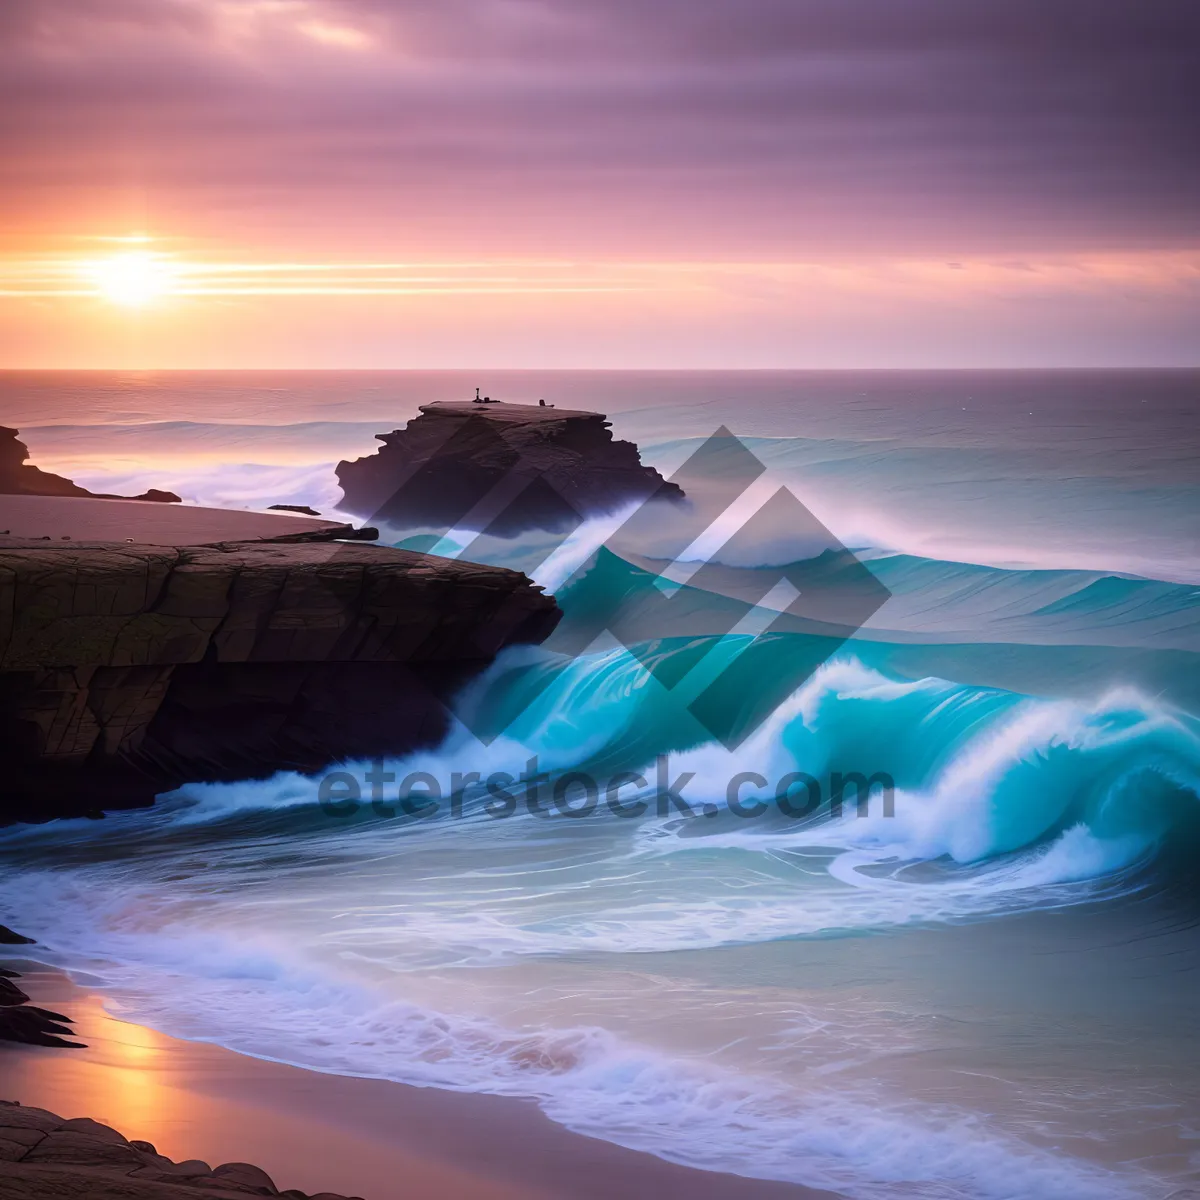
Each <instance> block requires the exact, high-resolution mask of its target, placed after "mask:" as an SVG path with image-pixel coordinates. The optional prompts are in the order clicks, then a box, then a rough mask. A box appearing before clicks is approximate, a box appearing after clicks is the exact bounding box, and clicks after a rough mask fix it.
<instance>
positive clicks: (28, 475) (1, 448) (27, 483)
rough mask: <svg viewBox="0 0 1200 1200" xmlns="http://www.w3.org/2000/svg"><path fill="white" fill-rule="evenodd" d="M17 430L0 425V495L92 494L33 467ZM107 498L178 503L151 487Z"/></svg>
mask: <svg viewBox="0 0 1200 1200" xmlns="http://www.w3.org/2000/svg"><path fill="white" fill-rule="evenodd" d="M17 433H18V431H17V430H16V429H9V428H8V426H7V425H0V495H17V496H93V495H97V494H98V493H94V492H89V491H88V490H87V488H83V487H80V486H79V485H78V484H75V483H72V482H71V480H69V479H66V478H64V477H63V476H62V475H53V474H51V473H50V472H49V471H43V470H42V469H41V468H40V467H35V466H33V465H32V464H31V463H30V462H29V461H28V459H29V447H28V446H26V445H25V443H24V442H22V441H19V440H18V438H17ZM102 498H104V499H108V500H147V501H158V502H160V503H165V504H178V503H179V497H178V496H176V495H175V493H174V492H165V491H161V490H159V489H158V488H151V489H150V490H149V491H147V492H143V493H142V494H141V495H140V496H107V495H104V496H103V497H102Z"/></svg>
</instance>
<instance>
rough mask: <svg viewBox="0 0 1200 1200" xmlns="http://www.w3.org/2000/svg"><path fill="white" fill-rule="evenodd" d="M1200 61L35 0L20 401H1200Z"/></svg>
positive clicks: (960, 30) (288, 9) (652, 16)
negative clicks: (301, 379)
mask: <svg viewBox="0 0 1200 1200" xmlns="http://www.w3.org/2000/svg"><path fill="white" fill-rule="evenodd" d="M1198 28H1200V18H1197V16H1196V15H1195V9H1194V7H1193V6H1192V5H1190V4H1188V3H1187V2H1186V0H1177V2H1176V0H1149V2H1147V3H1142V4H1139V5H1137V6H1132V5H1130V6H1127V7H1124V6H1122V8H1121V10H1120V11H1118V10H1117V9H1116V8H1115V6H1103V7H1097V6H1094V5H1092V4H1090V3H1089V2H1088V0H1036V2H1035V0H1006V2H1005V3H1000V2H999V0H995V2H989V3H981V4H976V5H962V4H960V3H955V2H952V0H937V2H929V0H912V2H911V3H906V4H903V5H897V4H894V3H892V2H891V0H859V2H857V3H842V2H840V0H820V2H814V0H689V2H687V3H684V0H656V3H654V4H653V5H648V4H645V3H634V2H633V0H571V2H567V0H440V2H439V3H437V4H423V3H417V2H415V0H5V3H4V5H3V6H2V7H0V113H3V116H2V117H0V139H2V143H0V149H2V150H3V154H2V156H0V366H7V367H33V366H46V367H79V366H146V367H171V366H181V367H182V366H187V367H204V366H213V367H238V366H262V367H270V366H275V367H287V366H297V367H302V366H314V367H315V366H327V367H335V366H336V367H353V366H364V367H366V366H395V367H404V366H414V367H415V366H421V367H426V366H458V365H461V366H476V365H480V366H482V365H496V366H529V367H536V366H548V367H570V366H580V367H623V366H663V367H671V366H680V367H683V366H729V367H741V366H745V367H754V366H817V367H827V366H848V367H851V366H889V365H896V366H940V365H945V366H968V365H980V366H987V365H997V366H1006V365H1007V366H1020V365H1058V364H1061V365H1073V364H1078V365H1109V364H1112V365H1116V364H1127V365H1189V364H1194V363H1195V362H1196V353H1195V334H1194V330H1195V329H1196V328H1197V325H1198V323H1200V322H1198V318H1200V235H1198V231H1197V214H1198V213H1200V204H1198V203H1197V201H1198V200H1200V166H1198V165H1197V160H1196V156H1195V154H1194V153H1193V152H1192V150H1193V148H1192V135H1191V132H1190V130H1191V121H1192V115H1191V114H1192V113H1193V112H1194V111H1195V108H1196V107H1197V105H1196V100H1197V96H1196V91H1197V84H1196V82H1195V81H1196V79H1197V78H1198V77H1200V64H1198V63H1197V61H1196V59H1197V52H1196V49H1195V48H1196V46H1197V44H1198V41H1200V39H1197V37H1196V33H1197V30H1198ZM131 234H138V235H142V237H143V238H145V239H147V240H140V241H119V240H115V239H119V238H123V237H127V236H128V235H131ZM130 272H132V273H133V274H132V276H131V275H130ZM131 278H132V284H131V283H130V280H131ZM147 279H148V280H149V283H146V280H147ZM131 300H136V301H138V303H129V302H128V301H131ZM123 301H124V302H123Z"/></svg>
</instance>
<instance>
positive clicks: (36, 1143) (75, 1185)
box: [0, 1100, 353, 1200]
mask: <svg viewBox="0 0 1200 1200" xmlns="http://www.w3.org/2000/svg"><path fill="white" fill-rule="evenodd" d="M200 1195H205V1196H211V1197H213V1198H214V1200H221V1198H225V1200H245V1197H247V1196H287V1197H290V1198H291V1200H347V1198H346V1197H342V1196H338V1195H336V1194H334V1193H332V1192H320V1193H318V1194H316V1195H313V1196H308V1195H306V1193H304V1192H298V1191H295V1190H293V1189H289V1190H288V1191H286V1192H280V1191H279V1189H278V1188H277V1187H276V1186H275V1183H274V1181H273V1180H272V1179H271V1177H270V1176H269V1175H268V1174H267V1173H266V1172H265V1171H264V1170H262V1168H260V1167H256V1166H252V1165H251V1164H250V1163H241V1162H233V1163H222V1164H221V1165H220V1166H217V1167H210V1166H209V1165H208V1163H206V1162H202V1161H201V1160H200V1159H188V1160H187V1161H185V1162H173V1161H172V1160H171V1159H169V1158H167V1157H166V1156H165V1155H163V1154H159V1153H158V1152H157V1151H156V1150H155V1148H154V1146H152V1145H151V1144H150V1143H149V1142H142V1141H133V1142H131V1141H128V1140H127V1139H126V1138H125V1137H124V1136H123V1135H122V1134H120V1133H118V1132H117V1131H116V1130H115V1129H112V1128H111V1127H109V1126H108V1125H102V1124H101V1123H100V1122H99V1121H93V1120H90V1119H89V1118H87V1117H76V1118H74V1119H73V1120H69V1121H68V1120H64V1119H63V1118H62V1117H60V1116H58V1115H56V1114H55V1113H52V1112H47V1111H46V1110H45V1109H43V1108H27V1107H26V1106H24V1105H22V1104H18V1103H17V1102H16V1101H11V1100H0V1198H3V1200H26V1198H28V1200H34V1198H35V1197H47V1196H62V1197H67V1196H80V1197H83V1196H86V1197H88V1200H139V1198H140V1200H188V1198H189V1197H196V1196H200ZM350 1200H353V1198H350Z"/></svg>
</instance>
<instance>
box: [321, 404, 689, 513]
mask: <svg viewBox="0 0 1200 1200" xmlns="http://www.w3.org/2000/svg"><path fill="white" fill-rule="evenodd" d="M609 424H610V423H609V422H608V421H607V420H606V419H605V417H604V414H603V413H593V412H581V411H575V410H571V409H559V408H551V407H545V408H540V407H537V406H535V405H525V404H474V403H470V402H468V403H463V404H456V403H442V404H426V405H422V407H421V415H420V416H419V417H416V418H415V419H413V420H412V421H410V422H409V423H408V425H407V426H405V428H404V429H397V430H394V431H393V432H392V433H382V434H379V435H377V436H378V438H379V440H380V441H381V442H382V443H383V447H382V448H381V449H380V450H379V451H378V452H377V453H375V454H372V455H368V456H367V457H365V458H359V459H356V460H355V461H353V462H340V463H338V466H337V476H338V482H339V483H340V484H341V486H342V491H343V493H344V497H345V498H344V500H343V501H342V504H341V507H342V508H344V509H345V510H346V511H348V512H351V513H355V514H357V515H359V516H364V517H370V518H373V519H377V520H379V521H382V522H387V523H388V524H390V525H393V526H396V527H399V528H414V527H432V528H440V529H450V528H454V527H459V528H469V529H484V528H487V529H490V530H491V532H493V533H496V534H498V535H499V536H504V537H507V536H513V535H515V534H517V533H520V532H521V531H522V530H525V529H545V530H552V531H558V530H562V529H565V528H570V527H572V526H573V525H574V524H576V523H578V520H579V518H580V517H587V516H590V515H592V514H595V513H603V512H611V511H614V510H616V509H619V508H621V507H622V506H624V505H626V504H629V503H632V502H639V501H644V500H647V499H649V498H650V497H651V496H655V497H657V498H659V499H665V500H679V499H682V498H683V492H682V491H681V490H680V489H679V488H678V487H677V486H676V485H675V484H672V483H668V482H666V481H665V480H664V479H663V477H662V476H661V475H660V474H659V473H658V472H657V471H656V470H654V468H653V467H647V466H643V465H642V461H641V458H640V457H639V455H638V448H637V446H635V445H634V444H633V443H632V442H624V441H616V440H614V438H613V436H612V433H611V432H610V427H609ZM489 497H490V498H491V499H490V502H489Z"/></svg>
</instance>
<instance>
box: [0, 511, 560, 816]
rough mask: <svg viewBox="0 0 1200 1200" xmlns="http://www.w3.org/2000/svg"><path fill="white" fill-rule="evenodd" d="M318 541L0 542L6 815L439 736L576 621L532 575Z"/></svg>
mask: <svg viewBox="0 0 1200 1200" xmlns="http://www.w3.org/2000/svg"><path fill="white" fill-rule="evenodd" d="M313 536H315V535H313V534H300V535H295V536H294V537H292V538H289V539H287V540H286V541H284V540H281V541H274V542H272V541H260V542H252V543H232V544H222V545H213V546H185V547H169V546H139V545H125V544H120V545H118V544H112V543H105V544H91V545H88V544H82V543H74V542H60V543H47V542H29V541H19V540H16V539H0V743H2V744H3V745H4V747H5V763H4V766H5V771H4V774H3V777H2V779H0V822H2V821H5V820H8V821H12V820H46V819H51V818H53V817H58V816H79V815H98V814H99V813H100V812H102V811H103V810H104V809H106V808H124V807H132V806H136V805H142V804H148V803H150V802H152V800H153V796H154V794H155V793H156V792H161V791H164V790H167V789H169V788H171V787H174V786H178V785H179V784H182V783H185V782H201V781H206V780H219V779H245V778H261V777H264V776H268V775H270V774H272V773H274V772H275V771H277V770H283V769H293V770H300V771H316V770H320V769H321V768H323V767H324V766H326V765H327V764H328V763H329V762H331V761H334V760H337V759H340V758H347V757H370V756H374V755H379V754H396V753H402V752H405V751H407V750H410V749H413V748H415V747H417V746H420V745H426V744H431V743H433V742H435V741H437V740H438V739H439V738H440V737H441V736H443V734H444V732H445V730H446V728H447V724H448V718H447V716H446V712H445V709H444V708H443V706H442V705H441V703H440V702H439V699H438V698H439V697H442V696H445V695H447V694H448V692H450V691H452V690H454V689H455V688H456V687H457V686H459V685H460V684H461V683H462V682H463V681H465V680H466V679H467V678H469V677H470V676H471V675H472V674H474V673H476V672H478V671H479V670H480V669H482V667H484V666H485V665H486V664H487V663H488V662H489V661H490V660H491V658H492V657H493V656H494V655H495V654H496V653H497V652H498V651H499V650H500V649H501V648H502V647H504V646H507V645H510V644H513V643H518V642H538V641H541V640H542V639H543V638H544V637H546V636H547V635H548V634H549V633H550V631H551V630H552V629H553V628H554V626H555V624H556V623H557V621H558V618H559V616H560V613H559V610H558V608H557V606H556V605H555V603H554V600H553V598H552V597H550V596H546V595H544V594H543V593H542V590H541V589H540V588H539V587H536V586H535V585H533V584H532V583H530V581H529V580H528V579H527V578H526V577H525V576H524V575H522V574H520V573H518V572H515V571H508V570H504V569H502V568H495V567H485V566H477V565H475V564H472V563H467V562H459V561H454V560H450V559H441V558H431V557H429V556H427V555H424V554H420V553H416V552H414V551H405V550H393V549H388V548H385V547H379V546H371V545H364V544H360V543H347V542H340V541H328V540H326V541H311V540H304V539H306V538H311V537H313ZM326 536H327V535H326Z"/></svg>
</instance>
